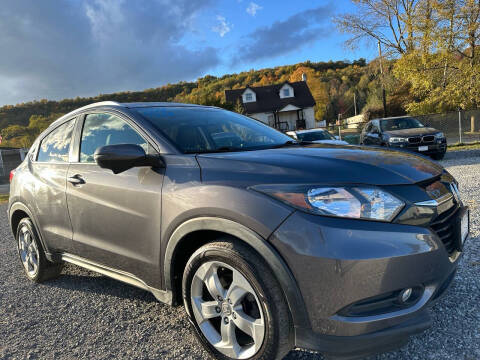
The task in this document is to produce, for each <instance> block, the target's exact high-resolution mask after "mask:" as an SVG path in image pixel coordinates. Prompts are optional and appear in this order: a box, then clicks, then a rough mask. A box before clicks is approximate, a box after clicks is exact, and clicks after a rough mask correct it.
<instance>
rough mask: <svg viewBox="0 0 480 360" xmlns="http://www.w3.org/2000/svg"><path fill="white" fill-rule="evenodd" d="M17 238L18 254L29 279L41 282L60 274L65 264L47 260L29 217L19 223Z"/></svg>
mask: <svg viewBox="0 0 480 360" xmlns="http://www.w3.org/2000/svg"><path fill="white" fill-rule="evenodd" d="M16 240H17V251H18V256H19V258H20V262H21V263H22V265H23V270H24V271H25V275H27V277H28V279H29V280H31V281H33V282H36V283H41V282H43V281H46V280H50V279H54V278H57V277H58V276H59V275H60V273H61V271H62V267H63V265H62V264H59V263H52V262H50V261H48V260H47V258H46V257H45V252H44V250H43V247H42V243H41V242H40V240H39V237H38V233H37V231H36V229H35V226H34V225H33V223H32V221H31V220H30V219H29V218H28V217H26V218H23V219H22V220H20V222H19V223H18V227H17V233H16Z"/></svg>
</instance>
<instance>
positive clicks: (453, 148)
mask: <svg viewBox="0 0 480 360" xmlns="http://www.w3.org/2000/svg"><path fill="white" fill-rule="evenodd" d="M477 149H480V141H477V142H474V143H469V144H464V143H456V144H452V145H448V150H450V151H460V150H477Z"/></svg>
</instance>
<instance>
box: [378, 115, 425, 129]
mask: <svg viewBox="0 0 480 360" xmlns="http://www.w3.org/2000/svg"><path fill="white" fill-rule="evenodd" d="M380 127H381V128H382V130H383V131H390V130H403V129H415V128H423V127H424V125H423V124H422V123H421V122H420V121H418V120H417V119H415V118H410V117H406V118H399V119H388V120H380Z"/></svg>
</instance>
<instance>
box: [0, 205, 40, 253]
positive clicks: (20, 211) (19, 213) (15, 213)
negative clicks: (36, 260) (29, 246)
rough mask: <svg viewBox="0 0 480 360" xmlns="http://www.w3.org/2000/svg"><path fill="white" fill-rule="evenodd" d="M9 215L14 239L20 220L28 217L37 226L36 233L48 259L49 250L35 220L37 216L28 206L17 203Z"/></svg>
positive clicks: (12, 206) (11, 207)
mask: <svg viewBox="0 0 480 360" xmlns="http://www.w3.org/2000/svg"><path fill="white" fill-rule="evenodd" d="M8 215H9V216H8V217H9V221H10V229H11V230H12V234H13V237H14V238H15V237H16V235H17V234H16V232H17V227H18V224H19V222H20V220H22V219H23V218H24V217H28V218H29V219H30V220H31V221H32V223H33V225H34V226H35V230H36V233H37V235H38V237H39V239H40V242H41V244H42V247H43V249H44V250H45V255H46V256H47V257H48V256H49V252H48V248H47V247H46V246H45V245H46V244H45V241H44V240H43V237H42V234H41V232H40V227H39V226H38V222H37V219H36V218H35V216H33V212H32V211H31V210H30V209H29V208H28V206H27V205H25V204H24V203H22V202H19V201H17V202H15V203H13V204H12V205H11V206H10V209H9V210H8Z"/></svg>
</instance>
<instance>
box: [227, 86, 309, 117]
mask: <svg viewBox="0 0 480 360" xmlns="http://www.w3.org/2000/svg"><path fill="white" fill-rule="evenodd" d="M285 84H289V85H290V86H291V87H292V88H293V91H294V94H295V97H289V98H284V99H281V98H280V89H281V88H282V87H283V85H285ZM247 88H249V89H251V90H253V91H254V92H255V94H256V97H257V101H255V102H247V103H244V104H243V107H244V108H245V111H246V112H247V113H248V114H255V113H261V112H271V111H278V110H281V109H283V108H284V107H285V106H287V105H294V106H297V107H299V108H306V107H312V106H315V100H314V98H313V96H312V93H311V92H310V89H309V88H308V86H307V83H306V82H305V81H298V82H292V83H291V82H286V83H285V82H284V83H281V84H276V85H268V86H259V87H251V86H248V87H247ZM247 88H242V89H235V90H225V100H226V101H227V102H229V103H232V104H236V103H237V101H238V100H239V99H240V102H242V94H243V92H244V91H245V89H247Z"/></svg>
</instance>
